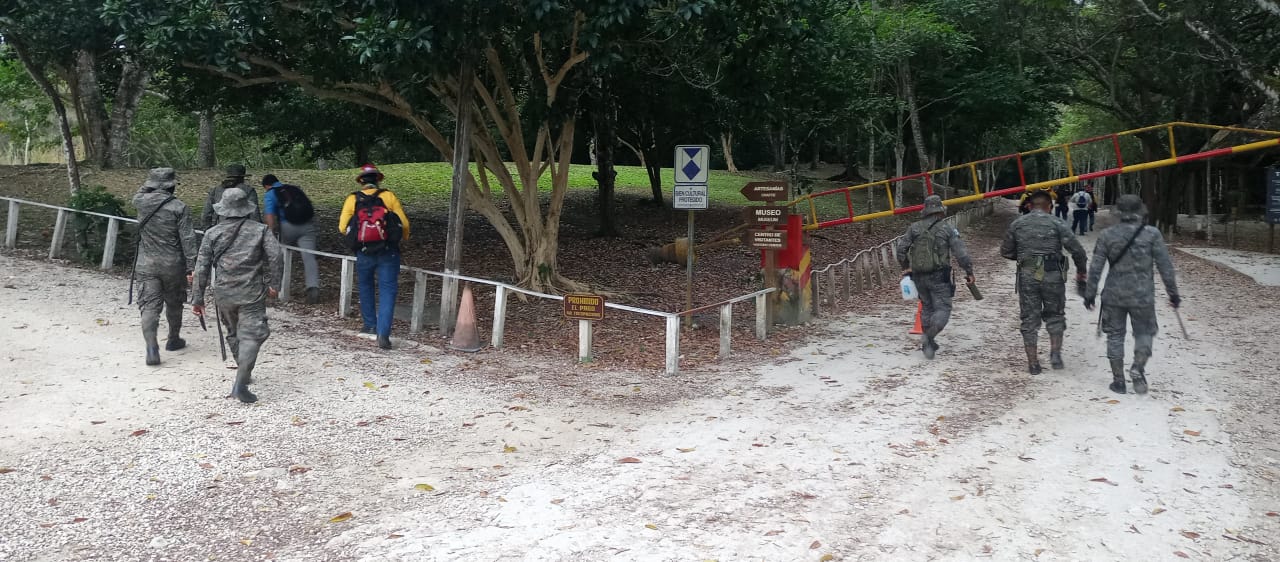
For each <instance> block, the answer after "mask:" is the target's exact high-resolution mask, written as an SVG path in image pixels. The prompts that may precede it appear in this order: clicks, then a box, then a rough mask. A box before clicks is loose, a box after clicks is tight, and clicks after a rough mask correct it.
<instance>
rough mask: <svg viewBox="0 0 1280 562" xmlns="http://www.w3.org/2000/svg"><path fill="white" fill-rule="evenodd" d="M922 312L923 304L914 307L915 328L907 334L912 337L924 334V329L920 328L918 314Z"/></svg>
mask: <svg viewBox="0 0 1280 562" xmlns="http://www.w3.org/2000/svg"><path fill="white" fill-rule="evenodd" d="M923 312H924V303H919V305H918V306H916V326H915V327H914V328H912V329H911V331H910V332H908V333H909V334H911V335H913V336H918V335H920V334H923V333H924V328H923V327H922V326H920V314H921V313H923Z"/></svg>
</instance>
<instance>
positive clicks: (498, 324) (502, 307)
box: [491, 285, 507, 349]
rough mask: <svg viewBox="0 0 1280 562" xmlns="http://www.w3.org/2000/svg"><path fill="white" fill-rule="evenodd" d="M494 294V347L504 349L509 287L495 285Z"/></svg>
mask: <svg viewBox="0 0 1280 562" xmlns="http://www.w3.org/2000/svg"><path fill="white" fill-rule="evenodd" d="M495 288H496V289H497V292H496V293H494V295H493V335H492V337H491V340H492V344H493V348H494V349H502V337H503V333H504V331H505V330H506V328H507V288H506V287H505V286H503V285H498V286H497V287H495Z"/></svg>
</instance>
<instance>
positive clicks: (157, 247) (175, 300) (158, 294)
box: [133, 168, 197, 365]
mask: <svg viewBox="0 0 1280 562" xmlns="http://www.w3.org/2000/svg"><path fill="white" fill-rule="evenodd" d="M177 185H178V180H177V174H176V173H175V172H174V171H173V168H156V169H154V170H151V173H150V175H149V176H148V177H147V181H146V182H145V183H143V184H142V187H141V188H140V189H138V194H137V195H134V196H133V206H134V208H136V209H138V218H139V220H140V221H144V224H143V225H142V227H141V230H140V231H139V232H138V255H137V261H136V264H135V266H134V279H135V280H136V281H137V282H138V285H139V287H140V288H139V290H138V308H139V309H140V310H141V311H142V338H143V339H144V340H145V341H146V344H147V364H148V365H159V364H160V344H159V342H157V341H156V332H157V331H158V330H159V328H160V311H161V310H162V309H163V310H164V313H165V319H166V320H168V323H169V339H168V340H167V341H166V342H165V346H164V348H165V350H166V351H177V350H179V349H182V348H183V347H186V345H187V342H185V341H183V339H182V338H181V337H179V336H178V332H179V330H181V329H182V308H183V306H184V303H185V302H186V300H187V274H188V273H190V272H191V270H192V268H193V267H194V266H195V263H196V248H197V246H196V233H195V230H193V229H192V228H191V214H190V211H189V210H188V209H187V205H186V203H183V202H182V201H181V200H179V199H177V198H175V197H174V195H173V190H174V188H176V187H177Z"/></svg>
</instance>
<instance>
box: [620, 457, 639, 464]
mask: <svg viewBox="0 0 1280 562" xmlns="http://www.w3.org/2000/svg"><path fill="white" fill-rule="evenodd" d="M618 462H620V463H622V464H636V463H638V462H640V459H637V458H635V457H622V458H620V459H618Z"/></svg>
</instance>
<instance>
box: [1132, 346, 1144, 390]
mask: <svg viewBox="0 0 1280 562" xmlns="http://www.w3.org/2000/svg"><path fill="white" fill-rule="evenodd" d="M1147 357H1148V356H1146V355H1137V354H1135V355H1134V356H1133V366H1132V367H1130V368H1129V379H1131V380H1132V381H1133V391H1134V392H1136V393H1138V394H1146V393H1147V372H1146V369H1147Z"/></svg>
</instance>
